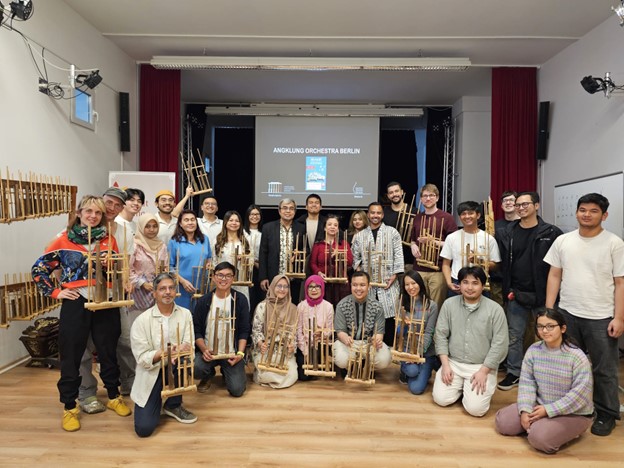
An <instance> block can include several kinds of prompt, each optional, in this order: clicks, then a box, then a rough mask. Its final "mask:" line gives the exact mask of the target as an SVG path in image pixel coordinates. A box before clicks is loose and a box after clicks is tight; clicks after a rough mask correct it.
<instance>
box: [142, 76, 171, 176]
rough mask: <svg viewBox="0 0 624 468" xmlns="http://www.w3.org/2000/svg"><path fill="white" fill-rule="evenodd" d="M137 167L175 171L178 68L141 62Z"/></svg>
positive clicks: (149, 169)
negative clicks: (165, 67)
mask: <svg viewBox="0 0 624 468" xmlns="http://www.w3.org/2000/svg"><path fill="white" fill-rule="evenodd" d="M139 113H140V116H139V119H140V124H139V125H140V131H139V134H140V141H141V152H140V169H141V170H142V171H156V172H176V173H177V172H178V160H179V151H180V70H157V69H155V68H154V67H152V66H151V65H141V94H140V111H139Z"/></svg>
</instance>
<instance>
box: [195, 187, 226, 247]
mask: <svg viewBox="0 0 624 468" xmlns="http://www.w3.org/2000/svg"><path fill="white" fill-rule="evenodd" d="M201 210H202V213H204V216H203V217H201V218H197V224H199V229H200V230H201V232H203V233H204V235H205V236H208V239H210V248H211V249H212V251H213V252H214V246H215V243H216V242H217V236H218V235H219V233H220V232H221V230H222V229H223V221H222V220H220V219H219V218H218V217H217V211H219V204H218V203H217V199H216V198H215V197H214V196H212V195H207V196H206V197H204V199H203V200H202V204H201Z"/></svg>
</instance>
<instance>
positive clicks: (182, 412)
mask: <svg viewBox="0 0 624 468" xmlns="http://www.w3.org/2000/svg"><path fill="white" fill-rule="evenodd" d="M163 413H165V414H166V415H167V416H170V417H172V418H174V419H176V420H177V421H178V422H181V423H182V424H193V423H194V422H195V421H197V416H195V415H194V414H193V413H191V412H190V411H187V410H186V408H185V407H184V406H182V405H180V406H178V407H177V408H163Z"/></svg>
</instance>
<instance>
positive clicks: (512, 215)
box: [490, 191, 519, 306]
mask: <svg viewBox="0 0 624 468" xmlns="http://www.w3.org/2000/svg"><path fill="white" fill-rule="evenodd" d="M517 196H518V194H517V193H516V192H511V191H506V192H503V194H502V195H501V208H502V210H503V213H504V217H503V218H501V219H497V220H496V222H495V223H494V238H495V239H496V242H498V239H499V237H500V234H501V233H502V232H503V231H504V230H505V229H506V228H507V226H509V225H510V224H511V223H512V222H513V221H515V220H516V219H519V217H518V213H516V197H517ZM499 250H500V246H499ZM490 297H491V298H492V300H493V301H496V302H497V303H498V304H499V305H501V306H502V305H504V303H505V301H504V300H503V275H502V273H501V272H500V271H498V270H494V271H492V273H491V274H490Z"/></svg>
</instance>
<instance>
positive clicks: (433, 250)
mask: <svg viewBox="0 0 624 468" xmlns="http://www.w3.org/2000/svg"><path fill="white" fill-rule="evenodd" d="M437 224H438V219H437V218H435V217H433V216H431V217H427V216H424V215H423V216H422V219H421V224H420V230H419V232H418V249H419V250H420V258H418V259H416V264H417V265H418V266H421V267H427V268H429V269H431V270H436V271H438V270H439V269H440V267H439V266H438V262H439V260H440V251H441V250H442V232H444V218H442V221H440V226H439V228H438V225H437ZM438 232H439V233H440V235H439V236H438V235H437V233H438Z"/></svg>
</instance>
